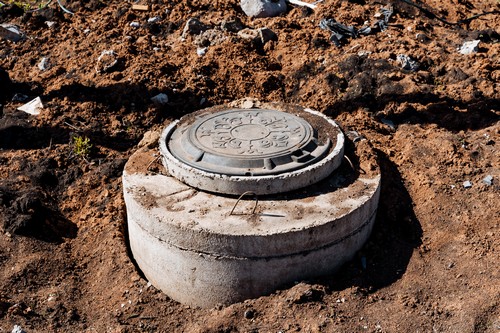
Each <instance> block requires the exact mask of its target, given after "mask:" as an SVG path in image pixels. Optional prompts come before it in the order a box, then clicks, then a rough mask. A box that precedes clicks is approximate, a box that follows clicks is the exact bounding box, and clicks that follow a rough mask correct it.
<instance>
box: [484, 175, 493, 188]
mask: <svg viewBox="0 0 500 333" xmlns="http://www.w3.org/2000/svg"><path fill="white" fill-rule="evenodd" d="M483 183H485V184H486V185H488V186H491V185H493V176H492V175H488V176H486V177H484V179H483Z"/></svg>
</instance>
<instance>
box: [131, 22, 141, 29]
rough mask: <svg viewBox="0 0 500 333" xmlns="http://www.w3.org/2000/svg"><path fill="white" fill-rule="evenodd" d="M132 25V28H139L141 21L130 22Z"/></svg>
mask: <svg viewBox="0 0 500 333" xmlns="http://www.w3.org/2000/svg"><path fill="white" fill-rule="evenodd" d="M130 26H131V27H132V28H139V27H140V26H141V24H140V23H139V22H130Z"/></svg>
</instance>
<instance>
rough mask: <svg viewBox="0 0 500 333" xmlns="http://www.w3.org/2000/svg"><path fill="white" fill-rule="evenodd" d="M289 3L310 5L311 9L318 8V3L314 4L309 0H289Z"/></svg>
mask: <svg viewBox="0 0 500 333" xmlns="http://www.w3.org/2000/svg"><path fill="white" fill-rule="evenodd" d="M287 1H288V2H289V3H291V4H294V5H297V6H304V7H309V8H311V9H316V7H317V6H316V5H314V4H312V3H307V2H304V1H300V0H287Z"/></svg>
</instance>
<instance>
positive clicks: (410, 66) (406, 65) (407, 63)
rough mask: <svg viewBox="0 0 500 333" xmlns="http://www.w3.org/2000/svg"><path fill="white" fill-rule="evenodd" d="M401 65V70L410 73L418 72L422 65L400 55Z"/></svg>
mask: <svg viewBox="0 0 500 333" xmlns="http://www.w3.org/2000/svg"><path fill="white" fill-rule="evenodd" d="M397 59H398V61H399V63H400V64H401V68H403V69H406V70H408V71H413V72H414V71H417V70H418V68H419V67H420V64H419V63H418V62H417V61H415V60H413V59H412V58H411V57H409V56H407V55H406V54H399V55H398V57H397Z"/></svg>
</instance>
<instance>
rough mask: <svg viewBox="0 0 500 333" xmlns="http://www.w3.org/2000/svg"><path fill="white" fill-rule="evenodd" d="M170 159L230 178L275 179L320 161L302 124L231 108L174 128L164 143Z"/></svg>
mask: <svg viewBox="0 0 500 333" xmlns="http://www.w3.org/2000/svg"><path fill="white" fill-rule="evenodd" d="M167 145H168V148H169V150H170V152H171V153H172V155H174V156H175V157H176V158H178V159H179V160H180V161H182V162H184V163H186V164H188V165H190V166H192V167H194V168H197V169H200V170H203V171H207V172H213V173H217V174H225V175H233V176H258V175H266V174H279V173H283V172H288V171H292V170H296V169H299V168H301V167H304V166H306V165H308V164H311V163H313V162H314V161H316V160H318V159H320V158H322V157H323V156H324V155H325V153H326V152H327V151H328V149H329V148H330V145H331V141H330V140H329V139H328V140H326V142H325V144H323V145H320V144H319V142H318V139H317V134H316V133H315V131H314V130H313V128H312V126H311V125H310V124H309V123H308V122H307V121H306V120H304V119H302V118H299V117H297V116H294V115H292V114H289V113H285V112H280V111H276V110H266V109H254V110H246V109H232V110H228V111H225V112H218V113H215V114H209V115H206V116H203V117H201V118H200V119H198V120H197V121H196V122H194V123H193V124H191V125H187V126H185V125H182V124H179V125H178V129H177V130H175V131H174V132H173V133H172V136H171V137H170V140H169V141H168V143H167Z"/></svg>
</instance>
